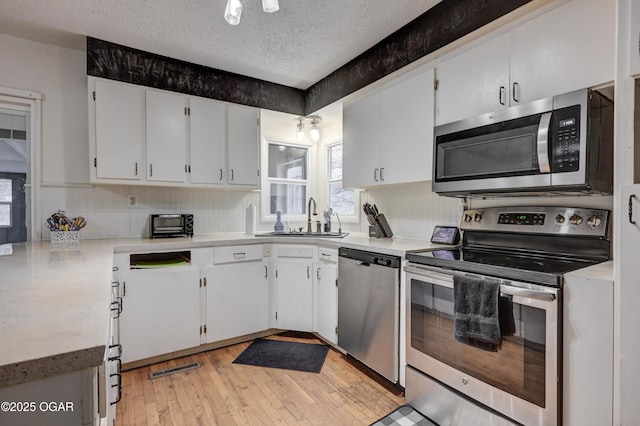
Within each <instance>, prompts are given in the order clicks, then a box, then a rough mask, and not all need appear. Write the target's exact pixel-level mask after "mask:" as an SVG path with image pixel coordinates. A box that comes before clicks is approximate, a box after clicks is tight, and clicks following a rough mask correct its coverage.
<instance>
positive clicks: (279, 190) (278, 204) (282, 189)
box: [269, 183, 307, 215]
mask: <svg viewBox="0 0 640 426" xmlns="http://www.w3.org/2000/svg"><path fill="white" fill-rule="evenodd" d="M269 196H270V202H269V213H270V214H276V211H278V210H281V211H282V213H283V214H290V215H294V214H305V213H306V206H305V205H304V203H305V200H306V198H307V187H306V185H300V184H292V183H272V184H271V189H270V192H269Z"/></svg>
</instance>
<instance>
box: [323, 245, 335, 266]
mask: <svg viewBox="0 0 640 426" xmlns="http://www.w3.org/2000/svg"><path fill="white" fill-rule="evenodd" d="M318 260H319V261H324V262H331V263H337V262H338V250H334V249H328V248H324V247H318Z"/></svg>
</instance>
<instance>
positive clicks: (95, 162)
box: [93, 157, 98, 167]
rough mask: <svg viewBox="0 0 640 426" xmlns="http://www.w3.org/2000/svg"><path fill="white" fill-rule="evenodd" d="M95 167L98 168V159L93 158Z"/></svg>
mask: <svg viewBox="0 0 640 426" xmlns="http://www.w3.org/2000/svg"><path fill="white" fill-rule="evenodd" d="M93 167H98V157H93Z"/></svg>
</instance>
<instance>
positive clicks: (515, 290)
mask: <svg viewBox="0 0 640 426" xmlns="http://www.w3.org/2000/svg"><path fill="white" fill-rule="evenodd" d="M404 270H405V272H409V273H414V274H417V275H422V276H424V277H429V278H431V279H432V280H437V281H438V283H433V284H436V285H439V286H442V287H448V288H453V276H454V275H466V273H465V272H458V271H449V270H446V271H445V270H441V269H439V270H437V271H436V270H433V269H431V268H428V267H419V266H409V265H407V266H405V267H404ZM472 275H473V274H472ZM500 293H501V294H505V295H510V296H517V297H524V298H528V299H536V300H541V301H543V302H553V301H554V300H556V295H555V293H551V292H546V291H538V290H532V289H530V288H521V287H514V286H512V285H507V284H500Z"/></svg>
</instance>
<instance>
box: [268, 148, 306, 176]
mask: <svg viewBox="0 0 640 426" xmlns="http://www.w3.org/2000/svg"><path fill="white" fill-rule="evenodd" d="M307 151H308V149H307V148H299V147H294V146H286V145H278V144H269V177H270V178H282V179H303V180H306V179H307Z"/></svg>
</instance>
